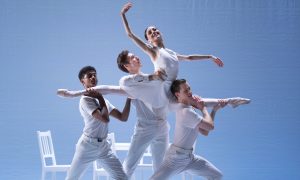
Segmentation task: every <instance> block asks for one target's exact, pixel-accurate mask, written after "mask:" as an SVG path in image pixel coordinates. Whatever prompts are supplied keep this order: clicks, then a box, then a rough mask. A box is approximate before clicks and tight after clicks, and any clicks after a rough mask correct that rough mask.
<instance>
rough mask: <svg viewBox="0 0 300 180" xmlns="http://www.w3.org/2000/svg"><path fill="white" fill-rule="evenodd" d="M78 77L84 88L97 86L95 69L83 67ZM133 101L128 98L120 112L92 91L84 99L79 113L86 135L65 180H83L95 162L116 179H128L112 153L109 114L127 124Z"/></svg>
mask: <svg viewBox="0 0 300 180" xmlns="http://www.w3.org/2000/svg"><path fill="white" fill-rule="evenodd" d="M78 77H79V80H80V82H81V83H82V85H83V86H84V88H92V87H95V86H96V85H97V75H96V69H95V68H94V67H92V66H86V67H83V68H82V69H81V70H80V72H79V74H78ZM130 101H131V100H130V99H127V101H126V104H125V106H124V109H123V111H122V112H120V111H119V110H118V109H116V108H115V107H114V106H113V105H112V104H111V103H110V102H109V101H108V100H106V99H104V98H103V97H102V95H101V94H100V93H99V92H97V91H93V90H91V89H90V90H88V92H87V94H86V95H83V96H82V97H81V99H80V103H79V110H80V113H81V115H82V117H83V120H84V128H83V134H82V136H81V137H80V139H79V140H78V143H77V145H76V151H75V154H74V157H73V160H72V163H71V168H70V169H69V171H68V173H67V177H66V180H78V179H80V178H81V176H82V175H83V172H84V171H85V169H86V168H87V166H88V165H89V164H90V163H91V162H93V161H95V160H98V162H99V163H100V164H101V165H102V166H103V168H104V169H105V170H106V171H107V172H108V173H109V175H110V176H111V177H112V178H113V179H116V180H127V176H126V174H125V173H124V171H123V168H122V164H121V162H120V161H119V159H118V158H117V157H116V156H115V155H114V154H113V153H112V150H111V148H110V145H109V143H108V142H107V141H106V137H107V133H108V123H109V121H110V120H109V115H111V116H113V117H115V118H117V119H119V120H121V121H127V119H128V115H129V111H130Z"/></svg>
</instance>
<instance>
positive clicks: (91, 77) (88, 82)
mask: <svg viewBox="0 0 300 180" xmlns="http://www.w3.org/2000/svg"><path fill="white" fill-rule="evenodd" d="M81 82H82V84H83V85H84V87H85V88H90V87H94V86H96V85H97V83H98V79H97V73H96V72H95V71H89V72H88V73H86V74H85V75H84V76H83V78H82V79H81Z"/></svg>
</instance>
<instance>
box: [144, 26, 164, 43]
mask: <svg viewBox="0 0 300 180" xmlns="http://www.w3.org/2000/svg"><path fill="white" fill-rule="evenodd" d="M146 36H147V38H148V41H149V42H150V43H153V42H158V41H161V40H162V37H161V33H160V31H159V30H158V29H157V28H156V27H154V26H149V27H148V28H147V31H146Z"/></svg>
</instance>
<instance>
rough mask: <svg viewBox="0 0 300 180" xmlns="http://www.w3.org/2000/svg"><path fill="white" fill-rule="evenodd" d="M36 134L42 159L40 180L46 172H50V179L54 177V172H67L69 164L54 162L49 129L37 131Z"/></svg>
mask: <svg viewBox="0 0 300 180" xmlns="http://www.w3.org/2000/svg"><path fill="white" fill-rule="evenodd" d="M37 136H38V142H39V147H40V154H41V161H42V180H44V179H45V176H46V173H47V172H52V179H56V172H67V171H68V169H69V168H70V165H57V164H56V159H55V153H54V148H53V142H52V137H51V132H50V131H49V130H48V131H45V132H41V131H37ZM48 162H49V163H48Z"/></svg>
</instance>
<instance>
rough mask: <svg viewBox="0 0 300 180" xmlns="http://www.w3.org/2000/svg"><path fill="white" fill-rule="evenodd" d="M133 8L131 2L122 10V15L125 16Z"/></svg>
mask: <svg viewBox="0 0 300 180" xmlns="http://www.w3.org/2000/svg"><path fill="white" fill-rule="evenodd" d="M131 7H132V3H130V2H129V3H126V4H125V5H124V6H123V8H122V10H121V14H122V15H123V14H125V13H126V12H127V11H128V10H129V9H130V8H131Z"/></svg>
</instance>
